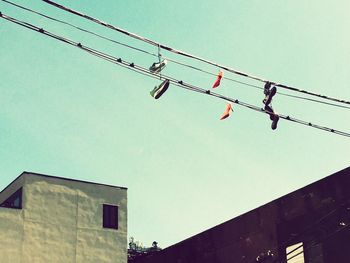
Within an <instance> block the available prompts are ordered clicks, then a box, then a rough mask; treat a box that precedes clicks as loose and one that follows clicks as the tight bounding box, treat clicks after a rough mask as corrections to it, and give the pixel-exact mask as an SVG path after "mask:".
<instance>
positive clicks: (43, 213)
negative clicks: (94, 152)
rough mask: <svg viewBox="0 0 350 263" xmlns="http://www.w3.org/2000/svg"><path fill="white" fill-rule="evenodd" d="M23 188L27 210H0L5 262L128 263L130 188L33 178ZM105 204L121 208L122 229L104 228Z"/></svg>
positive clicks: (49, 178) (34, 176) (1, 252)
mask: <svg viewBox="0 0 350 263" xmlns="http://www.w3.org/2000/svg"><path fill="white" fill-rule="evenodd" d="M23 189H24V191H23V201H24V202H23V209H22V210H17V209H2V208H0V232H1V234H0V237H1V240H0V245H1V246H0V258H2V257H3V255H4V256H5V257H11V260H9V261H2V260H1V261H0V262H11V263H12V262H23V263H26V262H28V263H32V262H36V263H41V262H43V263H44V262H45V263H46V262H53V263H55V262H57V263H58V262H62V263H63V262H64V263H70V262H72V263H73V262H84V263H85V262H106V263H107V262H115V263H126V262H127V250H126V249H127V193H126V189H119V188H116V187H110V186H104V185H98V184H89V183H83V182H78V181H69V180H62V179H58V178H55V177H45V176H37V175H34V174H31V175H27V176H25V185H24V187H23ZM103 204H113V205H118V206H119V209H118V210H119V218H118V219H119V220H118V222H119V229H117V230H115V229H104V228H103V227H102V223H103V222H102V220H103V206H102V205H103ZM5 210H6V211H7V210H10V212H7V213H6V212H3V211H5ZM19 226H20V227H19ZM4 228H8V230H6V231H3V229H4ZM4 240H6V241H4ZM17 242H19V244H21V245H18V244H16V246H13V244H14V243H17ZM2 244H4V246H2ZM2 247H5V248H6V249H2ZM11 247H13V249H12V248H11ZM19 248H20V249H19ZM13 255H15V256H16V259H14V258H12V256H13ZM15 260H17V261H15Z"/></svg>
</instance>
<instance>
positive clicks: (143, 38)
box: [42, 0, 350, 105]
mask: <svg viewBox="0 0 350 263" xmlns="http://www.w3.org/2000/svg"><path fill="white" fill-rule="evenodd" d="M42 1H44V2H46V3H48V4H50V5H52V6H55V7H57V8H59V9H61V10H64V11H67V12H69V13H72V14H74V15H77V16H80V17H83V18H85V19H88V20H90V21H93V22H95V23H97V24H100V25H102V26H105V27H107V28H110V29H112V30H115V31H118V32H119V33H122V34H125V35H127V36H129V37H132V38H135V39H138V40H140V41H143V42H145V43H148V44H151V45H153V46H160V47H161V48H162V49H165V50H167V51H169V52H172V53H175V54H178V55H182V56H185V57H188V58H192V59H195V60H198V61H201V62H204V63H207V64H209V65H212V66H215V67H219V68H221V69H223V70H226V71H228V72H231V73H233V74H236V75H240V76H243V77H246V78H250V79H253V80H256V81H260V82H263V83H267V82H270V83H272V84H273V85H275V86H277V87H281V88H284V89H288V90H292V91H295V92H301V93H304V94H308V95H311V96H316V97H320V98H322V99H327V100H332V101H336V102H339V103H344V104H349V105H350V101H347V100H342V99H337V98H333V97H329V96H325V95H322V94H317V93H314V92H310V91H306V90H302V89H298V88H295V87H291V86H288V85H285V84H281V83H277V82H274V81H270V80H265V79H262V78H260V77H256V76H253V75H251V74H248V73H244V72H242V71H238V70H235V69H232V68H229V67H227V66H224V65H220V64H218V63H215V62H212V61H209V60H207V59H204V58H201V57H198V56H195V55H192V54H190V53H186V52H183V51H180V50H177V49H174V48H171V47H169V46H166V45H163V44H161V43H158V42H156V41H154V40H151V39H148V38H145V37H142V36H139V35H136V34H134V33H131V32H129V31H127V30H124V29H122V28H119V27H117V26H114V25H111V24H109V23H106V22H103V21H101V20H99V19H97V18H94V17H91V16H89V15H86V14H83V13H81V12H78V11H76V10H73V9H70V8H68V7H65V6H63V5H60V4H58V3H55V2H54V1H51V0H42Z"/></svg>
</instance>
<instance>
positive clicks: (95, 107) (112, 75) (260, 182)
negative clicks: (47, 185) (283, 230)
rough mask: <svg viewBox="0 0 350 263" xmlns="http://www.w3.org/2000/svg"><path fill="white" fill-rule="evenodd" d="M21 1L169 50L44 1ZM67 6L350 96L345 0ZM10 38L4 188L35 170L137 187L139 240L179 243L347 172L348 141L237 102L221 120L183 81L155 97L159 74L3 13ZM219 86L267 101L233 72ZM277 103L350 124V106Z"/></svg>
mask: <svg viewBox="0 0 350 263" xmlns="http://www.w3.org/2000/svg"><path fill="white" fill-rule="evenodd" d="M14 1H15V2H16V3H18V4H22V5H24V6H27V7H31V8H33V9H35V10H37V11H40V12H44V13H45V14H48V15H51V16H54V17H56V18H60V19H63V20H66V21H69V22H71V23H74V24H76V25H78V26H81V27H84V28H88V29H90V30H93V31H95V32H97V33H100V34H103V35H106V36H108V37H111V38H114V39H115V40H118V41H121V42H124V43H128V44H131V45H134V46H137V47H139V48H144V49H146V50H148V51H150V52H154V53H155V52H157V49H156V48H155V47H152V46H149V45H147V44H145V43H142V42H139V41H136V40H133V39H130V38H128V37H126V36H124V35H121V34H119V33H117V32H114V31H111V30H108V29H106V28H104V27H101V26H99V25H96V24H93V23H92V22H88V21H86V20H83V19H82V18H78V17H76V16H73V15H71V14H68V13H64V12H63V11H60V10H57V9H55V8H54V7H51V6H48V5H47V4H45V3H44V2H42V1H32V0H30V1H24V0H22V1H20V0H14ZM60 3H62V4H64V5H67V6H69V7H71V8H73V9H77V10H80V11H81V12H84V13H87V14H89V15H91V16H94V17H96V18H99V19H101V20H103V21H107V22H109V23H111V24H114V25H116V26H119V27H121V28H124V29H126V30H129V31H131V32H134V33H136V34H139V35H142V36H145V37H148V38H150V39H154V40H156V41H159V42H161V43H164V44H166V45H169V46H172V47H174V48H177V49H180V50H183V51H186V52H189V53H192V54H195V55H198V56H201V57H205V58H207V59H209V60H212V61H215V62H218V63H221V64H224V65H227V66H230V67H232V68H236V69H238V70H242V71H245V72H249V73H252V74H253V75H257V76H260V77H262V78H265V79H271V80H273V81H276V82H281V83H284V84H287V85H292V86H296V87H299V88H302V89H306V90H309V91H312V92H315V93H321V94H325V95H329V96H334V97H339V98H342V99H347V100H349V99H350V89H349V83H350V72H349V71H350V70H349V69H350V62H349V61H350V48H349V47H350V35H349V33H348V32H349V19H348V10H349V9H350V3H349V1H346V0H342V1H341V0H339V1H337V2H336V3H333V2H331V1H317V0H309V1H302V0H296V1H290V0H289V1H278V0H273V1H272V0H271V1H257V0H255V1H238V0H234V1H232V0H224V1H205V2H203V1H199V0H193V1H185V0H179V1H155V0H154V1H152V0H149V1H145V0H140V1H111V0H105V1H103V4H102V3H101V1H82V0H75V1H68V0H67V1H60ZM0 11H1V12H3V13H4V14H7V15H10V16H14V17H16V18H19V19H22V20H25V21H28V22H31V23H33V24H35V25H38V26H39V27H43V28H44V29H46V30H49V31H52V32H54V33H57V34H59V35H63V36H65V37H68V38H71V39H72V40H75V41H77V42H81V43H83V44H85V45H90V46H91V47H94V48H96V49H99V50H103V51H105V52H108V53H110V54H113V55H115V56H118V57H122V58H123V59H125V60H128V61H133V62H135V63H136V64H139V65H141V66H144V67H148V66H149V65H151V64H152V63H153V62H154V58H152V57H150V56H147V55H145V54H142V53H138V52H135V51H131V50H129V49H127V48H124V47H120V46H117V45H114V44H112V43H109V42H106V41H103V40H101V39H98V38H95V37H93V36H90V35H87V34H84V33H82V32H79V31H77V30H74V29H72V28H69V27H66V26H63V25H61V24H57V23H54V22H51V21H48V20H46V19H44V18H41V17H38V16H36V15H34V14H30V13H27V12H25V11H21V10H18V9H17V8H15V7H12V6H10V5H8V4H6V3H4V2H1V1H0ZM0 36H1V37H0V64H1V71H0V72H1V73H0V77H1V78H0V79H1V81H0V103H1V104H0V105H1V108H0V169H1V173H0V178H1V180H0V188H1V189H2V188H3V187H5V186H6V185H7V184H9V183H10V182H11V181H12V180H13V179H14V178H15V177H16V176H17V175H19V174H20V173H21V172H22V171H24V170H25V171H32V172H39V173H44V174H51V175H57V176H63V177H69V178H75V179H81V180H88V181H95V182H100V183H107V184H114V185H121V186H125V187H128V189H129V190H128V200H129V201H128V216H129V219H128V231H129V233H128V234H129V236H134V237H135V239H136V240H140V241H141V242H143V243H144V245H150V244H151V243H152V241H153V240H157V241H158V242H159V245H160V246H162V247H166V246H169V245H171V244H174V243H176V242H178V241H181V240H183V239H185V238H187V237H190V236H192V235H194V234H196V233H199V232H201V231H204V230H206V229H208V228H210V227H212V226H215V225H217V224H219V223H222V222H224V221H226V220H228V219H231V218H233V217H236V216H238V215H240V214H242V213H244V212H246V211H249V210H251V209H253V208H255V207H257V206H260V205H262V204H264V203H266V202H268V201H271V200H273V199H275V198H277V197H279V196H281V195H284V194H287V193H289V192H291V191H293V190H295V189H298V188H300V187H302V186H304V185H306V184H309V183H311V182H314V181H316V180H319V179H321V178H323V177H325V176H327V175H329V174H331V173H333V172H336V171H338V170H340V169H342V168H345V167H347V166H349V152H350V150H349V149H350V139H349V138H346V137H341V136H338V135H334V134H331V133H327V132H323V131H320V130H316V129H313V128H309V127H306V126H301V125H298V124H294V123H291V122H286V121H284V120H281V121H280V122H279V125H278V129H277V130H275V131H272V130H271V128H270V125H271V122H270V120H269V119H268V117H267V116H266V115H264V114H261V113H257V112H254V111H251V110H249V109H246V108H242V107H240V106H236V105H234V113H233V114H232V115H231V116H230V117H229V118H228V119H226V120H224V121H219V117H220V115H221V114H222V112H223V111H224V108H225V104H226V103H225V102H224V101H221V100H218V99H215V98H211V97H208V96H203V95H200V94H197V93H192V92H190V91H186V90H183V89H180V88H177V87H174V86H170V88H169V90H168V92H167V93H165V94H164V96H163V97H161V98H160V99H159V100H157V101H156V100H154V99H152V98H151V96H150V95H149V91H150V90H151V89H152V88H153V87H154V86H155V85H157V84H159V81H158V80H154V79H150V78H147V77H145V76H142V75H138V74H136V73H134V72H132V71H129V70H127V69H124V68H121V67H118V66H117V65H114V64H111V63H108V62H106V61H104V60H100V59H98V58H95V57H93V56H90V55H88V54H87V53H85V52H82V51H80V50H78V49H77V48H73V47H71V46H68V45H65V44H63V43H60V42H57V41H55V40H53V39H49V38H48V37H45V36H43V35H40V34H38V33H35V32H32V31H28V30H27V29H25V28H21V27H19V26H17V25H14V24H10V23H9V22H7V21H5V20H0ZM163 54H164V55H165V56H168V57H170V58H172V59H176V60H179V61H182V62H185V63H190V64H193V65H195V66H200V67H201V68H203V69H205V70H208V71H211V72H213V73H216V72H217V71H218V69H217V68H215V67H211V66H208V65H205V64H201V63H198V62H195V61H191V60H189V59H185V58H183V57H178V56H176V55H174V54H171V53H167V52H165V51H164V52H163ZM164 74H168V75H172V76H174V77H175V78H179V79H183V80H184V81H187V82H190V83H192V84H195V85H198V86H200V87H202V88H205V89H209V88H210V87H211V85H212V83H213V82H214V80H215V78H214V77H212V76H209V75H206V74H202V73H199V72H196V71H193V70H190V69H187V68H183V67H180V66H178V65H176V64H173V63H169V64H168V66H167V68H166V69H165V70H164ZM224 75H225V76H227V77H230V78H234V79H237V80H244V79H242V78H239V77H237V76H235V75H231V74H230V73H227V72H224ZM249 83H252V84H258V85H262V84H259V83H257V82H252V81H250V82H249ZM217 91H218V92H221V93H222V94H225V95H228V96H230V97H233V98H237V99H239V100H242V101H245V102H248V103H251V104H255V105H259V106H262V103H261V100H262V99H263V97H264V96H263V93H262V91H261V90H257V89H253V88H249V87H246V86H242V85H239V84H235V83H233V82H229V81H225V80H223V81H222V84H221V86H220V87H219V88H218V89H217ZM283 92H288V91H283ZM291 94H293V95H300V94H295V93H291ZM273 106H274V109H275V110H276V111H277V112H280V113H283V114H286V115H291V116H294V117H296V118H300V119H305V120H306V121H311V122H314V123H319V124H321V125H325V126H330V127H332V128H335V129H340V130H344V131H347V132H350V122H349V113H350V111H349V110H346V109H339V108H334V107H329V106H326V105H321V104H315V103H311V102H306V101H302V100H297V99H293V98H288V97H283V96H279V95H277V96H276V97H275V98H274V101H273Z"/></svg>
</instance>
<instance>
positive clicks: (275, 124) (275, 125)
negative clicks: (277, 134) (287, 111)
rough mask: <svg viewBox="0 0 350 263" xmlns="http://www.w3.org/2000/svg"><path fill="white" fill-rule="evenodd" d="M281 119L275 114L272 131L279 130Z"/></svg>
mask: <svg viewBox="0 0 350 263" xmlns="http://www.w3.org/2000/svg"><path fill="white" fill-rule="evenodd" d="M279 119H280V117H279V116H278V115H277V114H275V116H274V118H273V120H272V124H271V129H272V130H276V128H277V123H278V120H279Z"/></svg>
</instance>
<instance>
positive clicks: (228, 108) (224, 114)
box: [220, 103, 233, 120]
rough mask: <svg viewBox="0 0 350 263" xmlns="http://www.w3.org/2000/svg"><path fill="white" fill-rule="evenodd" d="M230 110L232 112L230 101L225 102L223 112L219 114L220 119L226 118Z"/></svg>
mask: <svg viewBox="0 0 350 263" xmlns="http://www.w3.org/2000/svg"><path fill="white" fill-rule="evenodd" d="M231 111H232V112H233V109H232V104H231V103H227V104H226V109H225V112H224V113H223V114H222V115H221V118H220V120H224V119H226V118H227V117H228V116H230V113H231Z"/></svg>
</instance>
